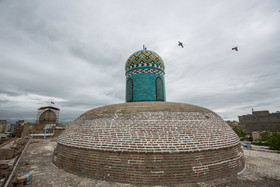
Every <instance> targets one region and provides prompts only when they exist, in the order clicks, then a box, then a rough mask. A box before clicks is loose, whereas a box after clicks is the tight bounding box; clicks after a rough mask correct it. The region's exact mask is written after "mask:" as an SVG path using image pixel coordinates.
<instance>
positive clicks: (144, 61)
mask: <svg viewBox="0 0 280 187" xmlns="http://www.w3.org/2000/svg"><path fill="white" fill-rule="evenodd" d="M149 67H151V68H153V69H157V70H160V71H162V72H163V74H164V69H165V66H164V63H163V60H162V59H161V57H160V56H159V55H158V54H157V53H155V52H154V51H150V50H139V51H136V52H135V53H133V54H132V55H130V57H129V58H128V59H127V61H126V64H125V70H126V75H127V74H128V73H129V72H131V71H133V70H135V69H140V68H149Z"/></svg>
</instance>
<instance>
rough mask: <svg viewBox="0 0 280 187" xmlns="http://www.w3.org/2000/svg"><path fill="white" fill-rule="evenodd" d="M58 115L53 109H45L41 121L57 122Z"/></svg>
mask: <svg viewBox="0 0 280 187" xmlns="http://www.w3.org/2000/svg"><path fill="white" fill-rule="evenodd" d="M56 120H57V116H56V114H55V112H53V111H52V110H46V111H44V112H43V113H42V114H41V115H40V117H39V123H56Z"/></svg>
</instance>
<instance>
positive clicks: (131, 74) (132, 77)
mask: <svg viewBox="0 0 280 187" xmlns="http://www.w3.org/2000/svg"><path fill="white" fill-rule="evenodd" d="M164 68H165V67H164V63H163V60H162V59H161V57H160V56H159V55H158V54H157V53H155V52H153V51H150V50H145V49H144V50H140V51H137V52H135V53H133V54H132V55H131V56H130V57H129V58H128V59H127V61H126V64H125V72H126V73H125V75H126V102H139V101H165V83H164V74H165V73H164Z"/></svg>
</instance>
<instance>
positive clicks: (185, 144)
mask: <svg viewBox="0 0 280 187" xmlns="http://www.w3.org/2000/svg"><path fill="white" fill-rule="evenodd" d="M53 162H54V163H55V164H56V165H57V166H58V167H59V168H63V169H65V170H67V171H70V172H73V173H77V174H81V175H87V176H92V177H94V178H97V179H105V180H109V181H116V182H125V183H134V184H174V183H184V182H198V181H205V180H208V179H214V178H218V177H223V176H229V175H231V174H236V173H237V172H239V171H240V170H242V169H243V168H244V157H243V152H242V150H241V149H240V142H239V138H238V136H237V135H236V134H235V133H234V132H233V131H232V129H231V128H230V127H229V126H228V125H227V124H226V123H225V122H224V121H223V120H222V119H221V118H220V117H219V116H218V115H217V114H215V113H214V112H212V111H210V110H208V109H205V108H202V107H198V106H194V105H187V104H181V103H168V102H137V103H124V104H117V105H110V106H105V107H100V108H97V109H93V110H91V111H88V112H86V113H85V114H83V115H81V116H80V117H79V118H78V119H77V120H75V121H74V123H73V124H72V125H71V126H70V127H68V128H67V129H66V130H65V131H64V132H63V133H62V134H61V136H60V137H59V139H58V146H57V148H56V150H55V153H54V156H53Z"/></svg>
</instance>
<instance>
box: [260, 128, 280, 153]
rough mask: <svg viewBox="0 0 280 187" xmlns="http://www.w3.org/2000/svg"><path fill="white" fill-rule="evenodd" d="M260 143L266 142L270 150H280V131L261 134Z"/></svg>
mask: <svg viewBox="0 0 280 187" xmlns="http://www.w3.org/2000/svg"><path fill="white" fill-rule="evenodd" d="M260 141H261V142H266V143H267V145H268V146H269V148H270V149H273V150H280V129H279V130H268V131H264V132H261V133H260Z"/></svg>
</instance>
